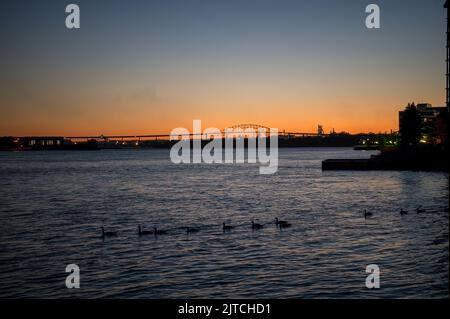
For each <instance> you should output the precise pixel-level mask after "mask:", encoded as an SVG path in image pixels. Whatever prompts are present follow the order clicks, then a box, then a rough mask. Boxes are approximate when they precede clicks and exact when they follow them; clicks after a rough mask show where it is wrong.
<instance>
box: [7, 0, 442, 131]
mask: <svg viewBox="0 0 450 319" xmlns="http://www.w3.org/2000/svg"><path fill="white" fill-rule="evenodd" d="M443 2H444V1H443V0H408V1H406V0H384V1H381V0H371V1H369V0H364V1H362V0H334V1H333V0H307V1H306V0H246V1H244V0H241V1H238V0H202V1H200V0H177V1H176V0H158V1H157V0H147V1H144V0H142V1H137V0H131V1H130V0H127V1H125V0H124V1H113V0H108V1H106V0H105V1H103V0H102V1H100V0H95V1H92V0H87V1H86V0H84V1H81V0H71V1H22V0H4V1H1V2H0V41H1V44H0V135H14V136H23V135H66V136H68V135H99V134H105V135H112V134H127V135H128V134H151V133H168V132H170V131H171V130H172V129H173V128H175V127H187V128H189V129H191V128H192V120H194V119H200V120H202V121H203V126H204V127H210V126H212V127H218V128H225V127H227V126H231V125H234V124H238V123H255V124H261V125H265V126H269V127H274V128H275V127H276V128H279V129H280V130H283V129H285V130H287V131H302V132H314V131H316V130H317V125H318V124H321V125H323V126H324V129H325V131H326V132H328V131H330V130H331V129H333V128H334V129H335V130H336V131H344V130H345V131H349V132H353V133H357V132H369V131H375V132H378V131H389V130H390V129H394V130H397V129H398V124H397V120H398V111H399V110H400V109H402V108H403V107H404V106H405V105H406V104H407V103H408V102H411V101H415V102H416V103H417V102H428V103H432V104H433V105H434V106H441V105H444V99H445V96H444V95H445V92H444V85H445V83H444V73H445V62H444V59H445V33H444V32H445V12H444V9H443V7H442V5H443ZM69 3H77V4H79V6H80V8H81V29H79V30H68V29H66V27H65V18H66V15H67V14H66V13H65V6H66V5H67V4H69ZM369 3H376V4H378V5H379V6H380V8H381V29H379V30H369V29H367V28H366V27H365V17H366V15H367V14H366V13H365V7H366V5H367V4H369Z"/></svg>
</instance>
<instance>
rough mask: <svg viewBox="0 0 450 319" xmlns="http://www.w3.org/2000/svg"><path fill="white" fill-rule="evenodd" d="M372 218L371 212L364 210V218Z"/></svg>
mask: <svg viewBox="0 0 450 319" xmlns="http://www.w3.org/2000/svg"><path fill="white" fill-rule="evenodd" d="M372 216H373V214H372V213H371V212H368V211H367V209H364V218H367V217H372Z"/></svg>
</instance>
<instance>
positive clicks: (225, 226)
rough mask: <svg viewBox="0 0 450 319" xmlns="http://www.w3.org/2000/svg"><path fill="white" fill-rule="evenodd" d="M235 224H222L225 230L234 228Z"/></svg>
mask: <svg viewBox="0 0 450 319" xmlns="http://www.w3.org/2000/svg"><path fill="white" fill-rule="evenodd" d="M233 228H234V226H230V225H226V224H225V223H223V224H222V229H223V230H224V231H225V230H232V229H233Z"/></svg>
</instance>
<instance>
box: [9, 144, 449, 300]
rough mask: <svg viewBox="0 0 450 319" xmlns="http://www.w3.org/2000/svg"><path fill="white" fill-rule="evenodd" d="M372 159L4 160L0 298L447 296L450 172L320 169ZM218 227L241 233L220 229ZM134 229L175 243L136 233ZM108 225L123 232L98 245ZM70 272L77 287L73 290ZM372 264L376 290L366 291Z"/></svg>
mask: <svg viewBox="0 0 450 319" xmlns="http://www.w3.org/2000/svg"><path fill="white" fill-rule="evenodd" d="M370 154H372V153H369V152H355V151H352V150H350V149H338V148H332V149H324V148H321V149H314V148H306V149H280V154H279V156H280V163H279V165H280V167H279V170H278V173H277V174H275V175H259V174H258V172H259V170H258V167H257V166H255V165H249V164H244V165H222V164H217V165H213V166H211V165H195V164H192V165H174V164H171V163H170V161H169V156H168V150H139V151H135V150H119V151H117V150H110V151H107V150H102V151H98V152H24V153H6V152H2V153H0V177H1V178H0V194H1V201H0V243H1V246H2V248H1V250H0V296H1V297H63V298H68V297H74V296H77V297H130V298H176V297H183V298H197V297H211V298H212V297H217V298H220V297H224V298H240V297H244V298H249V297H253V298H258V297H260V298H263V297H264V298H265V297H273V298H326V297H331V298H347V297H355V298H360V297H362V298H365V297H369V298H378V297H388V298H414V297H448V243H449V240H448V194H449V190H448V174H443V173H424V172H322V171H321V169H320V163H321V160H322V159H326V158H343V157H349V158H354V157H367V156H369V155H370ZM419 205H423V207H424V208H426V210H427V211H426V213H424V214H420V215H418V214H416V213H415V212H414V211H413V210H415V208H416V207H417V206H419ZM400 207H403V208H404V209H409V210H410V213H409V214H408V215H406V216H403V217H402V216H400V214H399V213H398V212H399V210H400ZM364 208H367V209H368V210H369V211H371V212H373V213H374V216H373V217H372V218H370V219H367V220H364V218H363V216H362V210H363V209H364ZM277 216H278V217H280V218H282V219H286V220H289V221H290V222H291V223H292V227H291V228H289V229H284V230H282V231H280V230H278V229H277V228H276V227H275V225H274V224H273V223H272V222H273V219H274V218H275V217H277ZM252 219H255V220H257V221H258V222H260V223H266V226H265V228H264V229H262V230H259V231H252V230H251V228H250V221H251V220H252ZM224 221H225V222H227V223H230V224H232V225H236V226H238V227H236V228H235V229H233V230H232V231H231V232H228V233H225V234H224V233H223V232H222V229H221V225H222V222H224ZM138 224H141V225H142V226H143V227H144V228H145V229H151V227H153V226H154V225H156V226H158V227H159V228H161V229H166V230H168V234H166V235H161V236H159V237H157V238H156V239H155V238H154V236H147V237H140V238H139V237H138V236H137V234H136V233H137V230H136V227H137V225H138ZM102 225H105V227H106V228H107V230H113V231H117V232H119V236H118V237H117V238H107V239H105V241H102V239H101V238H99V235H100V230H99V227H100V226H102ZM187 225H189V226H200V228H201V230H200V232H198V233H195V234H190V235H186V233H185V230H184V229H183V228H182V227H184V226H187ZM70 263H75V264H78V265H79V266H80V268H81V288H80V289H79V290H75V289H72V290H69V289H66V288H65V277H66V275H67V274H66V273H65V267H66V265H67V264H70ZM372 263H375V264H378V265H379V267H380V269H381V289H379V290H368V289H366V288H365V278H366V273H365V267H366V265H368V264H372Z"/></svg>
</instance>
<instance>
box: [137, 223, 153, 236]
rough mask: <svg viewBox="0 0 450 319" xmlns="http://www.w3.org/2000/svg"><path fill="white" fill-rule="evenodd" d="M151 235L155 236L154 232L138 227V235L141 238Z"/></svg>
mask: <svg viewBox="0 0 450 319" xmlns="http://www.w3.org/2000/svg"><path fill="white" fill-rule="evenodd" d="M150 234H153V232H152V231H150V230H142V229H141V225H138V235H139V236H144V235H150Z"/></svg>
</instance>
